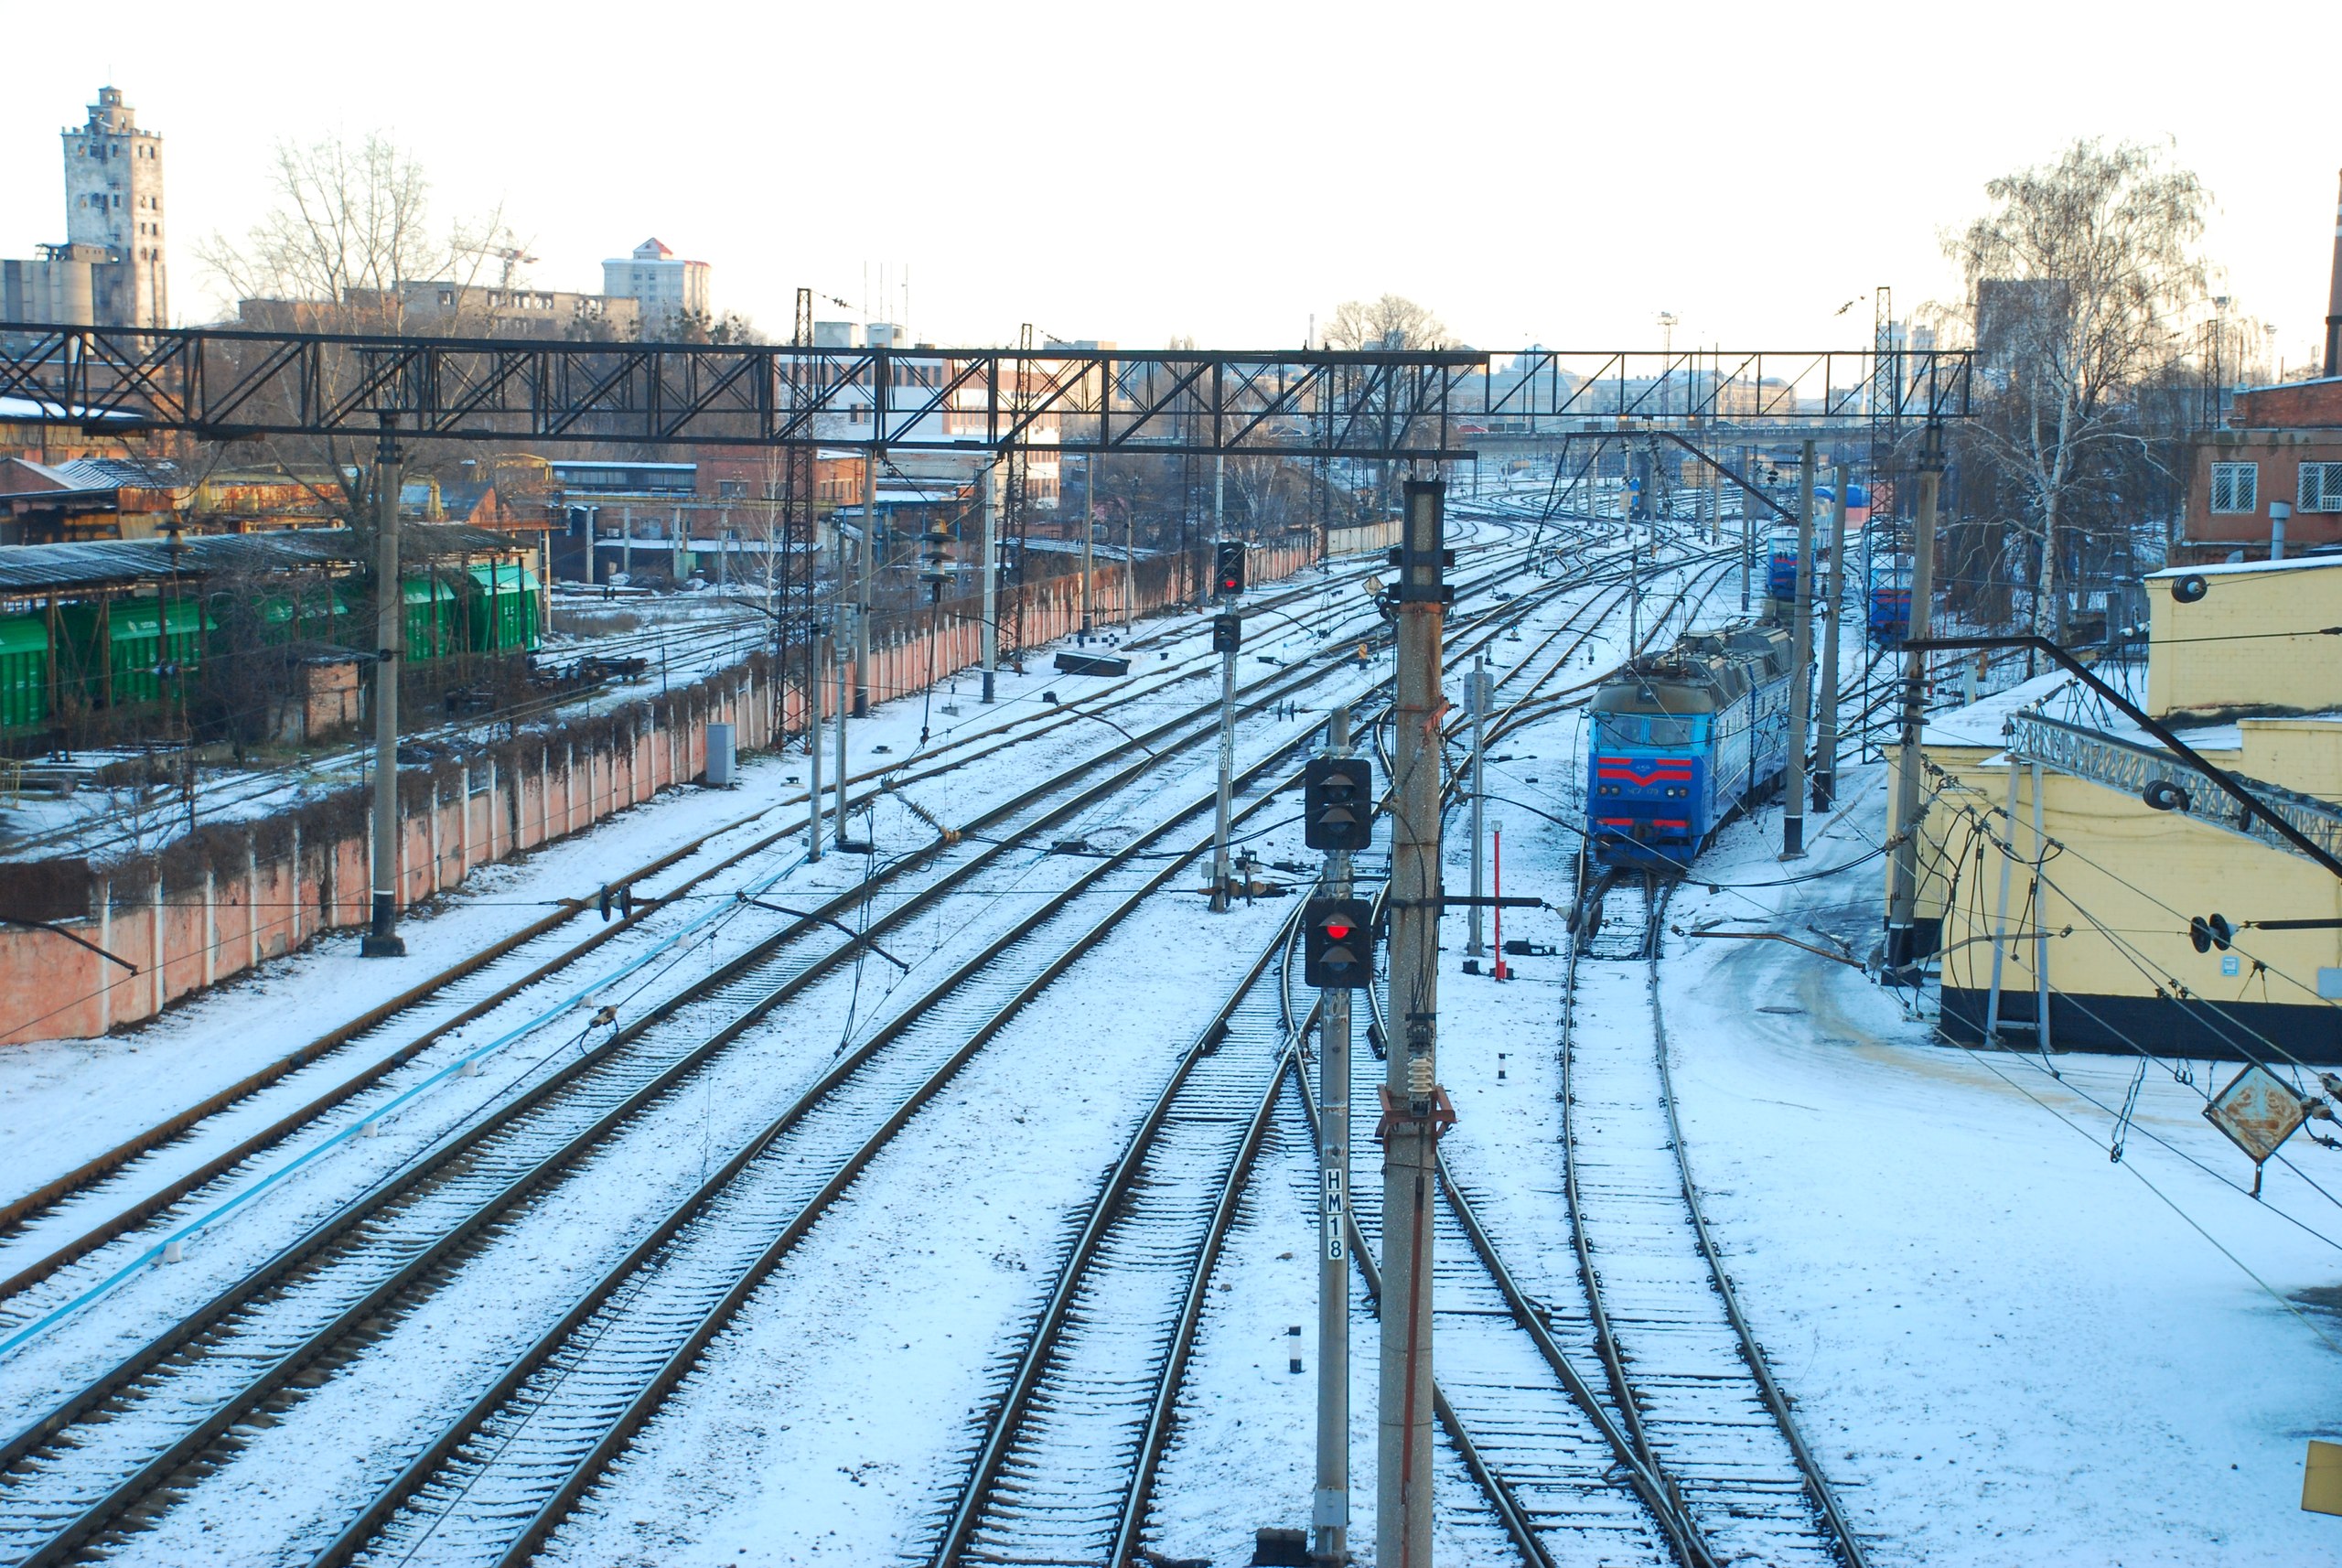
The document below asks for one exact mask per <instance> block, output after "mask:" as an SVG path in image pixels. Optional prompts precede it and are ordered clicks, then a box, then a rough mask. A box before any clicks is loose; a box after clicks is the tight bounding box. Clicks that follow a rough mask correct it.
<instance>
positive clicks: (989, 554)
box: [976, 457, 1001, 703]
mask: <svg viewBox="0 0 2342 1568" xmlns="http://www.w3.org/2000/svg"><path fill="white" fill-rule="evenodd" d="M1000 463H1001V460H1000V459H999V458H998V457H994V459H993V460H992V461H991V462H990V463H988V464H986V465H985V467H984V597H983V624H982V625H981V626H980V627H979V628H977V633H976V635H977V638H978V639H979V640H980V641H981V642H982V644H983V647H982V649H981V650H980V651H981V652H982V653H983V667H984V701H985V702H987V703H989V702H991V701H992V700H993V682H994V679H995V678H996V676H997V675H998V672H999V670H1000Z"/></svg>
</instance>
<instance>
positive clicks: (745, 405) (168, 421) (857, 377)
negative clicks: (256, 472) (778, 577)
mask: <svg viewBox="0 0 2342 1568" xmlns="http://www.w3.org/2000/svg"><path fill="white" fill-rule="evenodd" d="M1872 360H1873V356H1872V354H1871V353H1870V352H1869V351H1868V350H1864V351H1860V352H1832V351H1820V352H1810V353H1770V354H1766V353H1723V352H1717V351H1687V352H1683V353H1665V354H1661V353H1642V352H1638V351H1618V352H1607V353H1595V354H1576V353H1567V352H1563V351H1558V350H1552V349H1529V350H1525V351H1522V352H1519V353H1503V354H1492V353H1488V352H1485V351H1479V350H1473V349H1438V350H1424V351H1392V352H1380V351H1374V352H1357V353H1348V352H1334V351H1325V350H1308V349H1295V350H1278V351H1268V352H1259V353H1225V352H1211V351H1199V350H1166V351H1164V352H1159V353H1156V352H1130V351H1124V350H1119V349H1071V348H1057V347H1051V348H1046V349H804V348H783V347H771V346H765V345H748V346H744V345H732V344H717V345H675V344H611V343H591V342H539V341H516V340H511V339H493V338H490V339H469V338H424V337H413V336H407V337H384V336H363V335H349V334H334V333H292V332H260V331H245V330H241V329H226V328H222V329H216V330H215V329H211V328H188V329H179V330H163V329H136V328H96V327H45V326H10V325H5V324H0V418H6V419H10V420H16V421H20V422H34V423H55V424H82V425H107V426H112V427H114V428H119V429H123V430H125V431H127V430H134V429H140V428H153V429H173V430H184V431H189V432H192V433H194V434H196V435H201V436H205V437H209V438H212V439H235V438H238V437H242V436H256V435H343V436H349V437H359V436H371V435H375V434H377V433H378V432H379V431H380V430H381V428H382V426H383V424H384V423H385V422H386V418H387V419H388V420H389V421H390V422H392V423H394V424H395V425H396V427H397V429H398V430H399V433H400V434H401V435H403V436H404V437H407V438H410V439H412V438H425V439H440V440H466V441H492V442H509V441H512V440H516V439H520V440H530V441H564V440H574V441H597V442H639V443H648V444H660V443H668V442H674V443H682V444H687V445H693V446H833V447H848V448H862V449H867V448H883V449H886V450H891V451H898V452H899V451H994V452H998V451H1013V450H1039V449H1047V450H1054V451H1060V452H1070V453H1090V452H1107V453H1112V452H1153V453H1159V454H1166V455H1177V454H1198V455H1213V454H1220V453H1247V454H1257V455H1261V456H1305V457H1361V458H1384V459H1407V458H1421V459H1427V460H1434V461H1438V460H1454V459H1459V458H1466V457H1469V456H1472V455H1473V443H1474V441H1475V440H1476V439H1477V438H1479V437H1482V436H1486V435H1495V434H1499V433H1501V434H1508V435H1511V434H1521V435H1558V434H1562V433H1563V432H1564V431H1567V430H1573V429H1583V428H1585V427H1586V425H1587V423H1588V422H1589V421H1619V422H1635V423H1660V424H1733V423H1735V422H1737V421H1744V420H1745V421H1764V422H1770V421H1775V420H1798V419H1832V418H1835V419H1843V418H1846V417H1848V416H1849V415H1855V416H1859V415H1861V414H1863V413H1867V412H1869V411H1868V410H1867V408H1866V406H1865V405H1866V403H1867V402H1868V401H1869V400H1870V399H1871V398H1872V397H1873V396H1874V395H1875V392H1874V389H1875V387H1876V386H1877V385H1878V384H1880V383H1879V379H1878V378H1876V377H1875V376H1874V375H1873V374H1872V370H1873V365H1872ZM1897 360H1898V364H1897V367H1896V369H1897V372H1898V373H1897V374H1896V375H1895V376H1894V377H1893V378H1892V381H1891V383H1889V384H1891V385H1892V387H1893V389H1894V392H1893V394H1892V395H1893V396H1894V397H1895V399H1896V403H1897V407H1896V411H1895V412H1896V413H1897V414H1898V415H1900V416H1903V417H1912V418H1918V419H1923V420H1936V419H1943V418H1958V417H1961V416H1964V415H1965V414H1966V413H1968V402H1969V382H1970V366H1969V358H1968V356H1967V354H1965V353H1964V352H1960V351H1954V350H1941V351H1938V350H1929V351H1927V352H1925V353H1916V354H1915V353H1910V352H1905V353H1902V354H1899V355H1898V356H1897Z"/></svg>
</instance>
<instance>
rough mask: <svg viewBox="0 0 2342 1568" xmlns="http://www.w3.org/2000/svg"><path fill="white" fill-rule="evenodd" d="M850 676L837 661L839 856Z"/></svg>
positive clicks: (842, 662)
mask: <svg viewBox="0 0 2342 1568" xmlns="http://www.w3.org/2000/svg"><path fill="white" fill-rule="evenodd" d="M855 619H856V620H857V621H858V620H860V619H861V618H860V617H859V616H857V617H855ZM855 646H857V647H859V646H860V639H859V637H857V638H856V639H855ZM851 674H852V671H849V670H848V669H847V668H846V661H845V660H843V659H841V660H838V824H837V826H838V833H837V841H836V842H837V846H838V853H839V854H844V853H845V715H846V709H847V708H848V707H849V706H851V705H852V704H851V703H849V702H848V701H847V698H846V681H847V678H848V677H849V676H850V675H851Z"/></svg>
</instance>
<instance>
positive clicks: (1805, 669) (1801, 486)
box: [1781, 441, 1813, 860]
mask: <svg viewBox="0 0 2342 1568" xmlns="http://www.w3.org/2000/svg"><path fill="white" fill-rule="evenodd" d="M1796 593H1797V602H1796V604H1795V606H1794V607H1793V611H1792V614H1791V617H1790V622H1789V624H1790V626H1791V627H1792V628H1794V629H1793V630H1792V631H1791V632H1790V635H1789V775H1788V777H1787V778H1785V779H1783V780H1782V781H1781V858H1782V859H1783V860H1795V859H1797V858H1798V857H1799V855H1802V854H1804V853H1805V759H1806V741H1807V740H1808V738H1809V737H1810V736H1811V734H1812V725H1813V443H1812V442H1810V441H1809V442H1807V443H1806V444H1805V455H1804V456H1802V457H1800V458H1799V460H1798V473H1797V588H1796Z"/></svg>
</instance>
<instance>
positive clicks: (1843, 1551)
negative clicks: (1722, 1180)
mask: <svg viewBox="0 0 2342 1568" xmlns="http://www.w3.org/2000/svg"><path fill="white" fill-rule="evenodd" d="M1646 889H1647V896H1648V897H1649V899H1650V937H1649V949H1648V962H1649V989H1650V1012H1651V1024H1652V1028H1651V1034H1652V1037H1653V1040H1654V1042H1655V1046H1656V1051H1655V1054H1656V1056H1657V1058H1658V1061H1659V1083H1660V1104H1661V1105H1662V1106H1663V1107H1665V1109H1666V1112H1667V1132H1668V1140H1669V1146H1670V1147H1671V1149H1672V1150H1673V1151H1674V1155H1675V1168H1676V1170H1677V1171H1678V1172H1679V1173H1680V1174H1681V1177H1682V1187H1683V1206H1684V1208H1687V1209H1689V1210H1690V1211H1691V1215H1692V1232H1693V1233H1694V1234H1695V1235H1697V1236H1698V1238H1699V1240H1700V1254H1701V1256H1702V1257H1703V1258H1704V1259H1706V1260H1707V1265H1708V1274H1709V1277H1710V1278H1711V1279H1712V1280H1714V1283H1715V1288H1716V1294H1717V1295H1718V1296H1719V1297H1720V1298H1722V1300H1723V1302H1724V1314H1725V1316H1727V1317H1729V1318H1730V1319H1731V1320H1732V1331H1733V1334H1734V1335H1735V1337H1737V1338H1738V1340H1739V1341H1740V1354H1741V1358H1742V1359H1744V1360H1745V1361H1746V1362H1747V1364H1748V1370H1749V1374H1750V1375H1751V1376H1752V1377H1754V1378H1755V1379H1756V1386H1757V1388H1758V1390H1759V1391H1761V1392H1762V1393H1763V1395H1764V1400H1765V1408H1766V1409H1767V1410H1768V1411H1770V1412H1772V1414H1773V1420H1774V1422H1775V1423H1777V1424H1778V1426H1779V1427H1780V1429H1781V1435H1782V1436H1783V1437H1784V1438H1786V1439H1788V1441H1789V1450H1790V1452H1791V1453H1793V1454H1795V1455H1797V1463H1798V1468H1799V1471H1800V1472H1801V1473H1802V1475H1803V1477H1804V1481H1805V1488H1806V1495H1807V1497H1808V1498H1809V1499H1810V1501H1811V1502H1812V1504H1813V1506H1814V1508H1815V1509H1816V1510H1817V1511H1819V1512H1820V1513H1821V1517H1822V1520H1823V1521H1824V1522H1825V1523H1826V1524H1827V1525H1828V1526H1829V1530H1830V1536H1831V1542H1832V1546H1833V1547H1834V1548H1835V1549H1836V1551H1837V1552H1838V1554H1839V1556H1840V1557H1841V1558H1842V1560H1843V1561H1844V1563H1846V1568H1866V1564H1867V1562H1868V1559H1867V1558H1866V1557H1865V1556H1864V1552H1863V1547H1862V1542H1861V1541H1860V1540H1858V1539H1857V1538H1856V1537H1855V1535H1854V1530H1853V1525H1852V1524H1850V1523H1849V1522H1847V1520H1846V1516H1845V1514H1844V1512H1843V1511H1842V1509H1840V1508H1839V1505H1838V1497H1837V1493H1836V1491H1835V1489H1834V1488H1833V1487H1832V1486H1831V1485H1830V1478H1829V1477H1828V1475H1826V1474H1825V1473H1824V1472H1823V1470H1822V1468H1821V1461H1819V1460H1818V1459H1816V1458H1815V1457H1814V1455H1813V1451H1812V1449H1810V1447H1808V1446H1807V1445H1806V1441H1805V1434H1803V1433H1802V1432H1801V1431H1800V1430H1799V1427H1798V1423H1797V1416H1796V1415H1795V1413H1794V1412H1792V1411H1791V1410H1790V1408H1789V1396H1788V1395H1786V1394H1785V1393H1783V1392H1782V1391H1781V1387H1780V1384H1779V1383H1778V1382H1777V1381H1775V1380H1774V1378H1773V1372H1772V1367H1771V1365H1770V1363H1768V1362H1767V1359H1766V1357H1765V1351H1764V1348H1763V1347H1762V1346H1760V1345H1758V1344H1757V1343H1756V1332H1755V1331H1754V1330H1753V1329H1751V1328H1750V1327H1749V1326H1748V1319H1747V1318H1746V1316H1744V1315H1743V1314H1742V1312H1741V1310H1740V1296H1739V1294H1738V1293H1737V1292H1736V1291H1735V1290H1734V1289H1733V1286H1732V1278H1731V1275H1730V1274H1729V1273H1726V1271H1725V1269H1724V1258H1723V1255H1722V1254H1721V1253H1719V1252H1718V1251H1716V1243H1715V1237H1714V1234H1713V1233H1712V1232H1711V1231H1710V1230H1709V1229H1708V1218H1707V1212H1706V1209H1705V1208H1704V1207H1703V1205H1702V1203H1701V1201H1700V1188H1699V1183H1698V1182H1697V1181H1696V1180H1695V1179H1694V1178H1693V1176H1692V1157H1691V1155H1690V1153H1689V1152H1688V1151H1687V1150H1686V1149H1685V1148H1684V1145H1683V1123H1682V1121H1681V1118H1680V1117H1679V1116H1678V1114H1677V1112H1676V1105H1675V1079H1674V1075H1673V1074H1672V1073H1671V1071H1670V1070H1669V1069H1668V1065H1667V1052H1668V1039H1667V1015H1666V1012H1665V1008H1664V1005H1663V1004H1662V1003H1661V1001H1660V984H1659V961H1660V949H1661V947H1662V945H1663V941H1662V938H1663V935H1664V932H1665V930H1666V915H1667V900H1668V897H1669V896H1670V894H1671V893H1672V891H1673V889H1672V887H1671V886H1670V887H1669V888H1667V889H1666V890H1663V891H1658V892H1649V882H1648V879H1647V881H1646Z"/></svg>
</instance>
